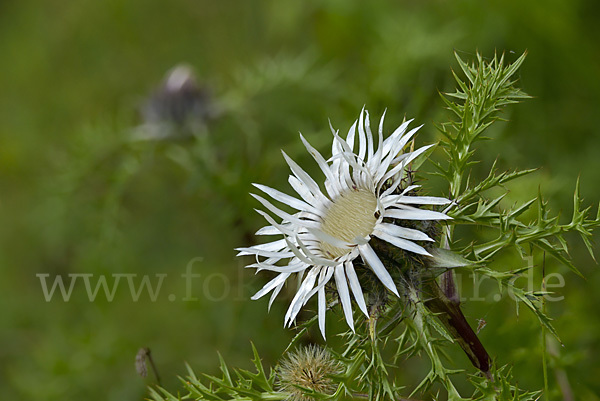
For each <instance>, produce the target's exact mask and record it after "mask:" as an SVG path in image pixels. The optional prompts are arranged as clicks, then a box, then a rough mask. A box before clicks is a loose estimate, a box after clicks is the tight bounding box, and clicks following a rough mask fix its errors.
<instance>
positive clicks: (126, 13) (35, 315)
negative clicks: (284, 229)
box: [0, 0, 600, 400]
mask: <svg viewBox="0 0 600 401" xmlns="http://www.w3.org/2000/svg"><path fill="white" fill-rule="evenodd" d="M599 17H600V3H598V2H597V1H595V0H548V1H546V2H543V4H542V3H540V4H535V5H534V3H533V2H531V3H530V2H524V1H522V0H503V1H486V2H482V1H453V2H450V1H442V0H438V1H373V2H366V1H359V0H331V1H316V0H307V1H303V2H292V1H277V0H272V1H198V0H194V1H193V0H172V1H169V2H164V1H148V0H144V1H142V0H131V1H126V2H125V1H121V0H105V1H90V0H81V1H73V0H69V1H62V2H57V1H53V2H38V1H31V0H23V1H3V2H1V3H0V55H1V60H2V61H1V67H0V183H1V184H0V222H1V223H0V238H1V241H2V248H1V249H0V269H1V270H0V272H1V278H0V294H1V296H0V325H1V326H0V344H1V346H0V395H1V396H2V397H1V398H2V399H7V400H8V399H14V400H17V399H29V400H34V399H47V400H59V399H60V400H77V399H87V400H126V399H132V400H139V399H142V398H143V397H144V396H145V394H146V386H147V385H149V384H152V383H153V380H152V378H151V377H149V378H148V379H145V380H144V379H142V378H141V377H139V376H138V375H137V373H136V371H135V367H134V360H135V355H136V353H137V351H138V349H139V348H140V347H144V346H146V347H150V348H151V350H152V355H153V357H154V361H155V363H156V365H157V367H158V369H159V372H160V374H161V376H162V384H163V385H164V386H165V387H166V388H168V389H170V390H172V391H176V389H177V388H178V382H177V378H176V376H177V375H182V374H185V367H184V362H186V361H187V362H188V363H189V364H190V365H191V366H192V367H193V368H194V369H195V370H196V372H207V373H217V364H218V357H217V353H216V350H218V351H219V352H221V353H222V354H223V356H224V357H225V359H226V360H227V361H228V362H229V363H230V365H232V366H240V367H248V366H249V365H250V362H249V359H250V357H251V349H250V341H253V342H254V343H255V344H256V346H257V348H258V349H259V351H260V352H261V355H262V356H263V358H264V360H265V362H266V363H267V364H273V363H274V362H275V361H276V360H277V358H278V357H279V355H280V354H281V352H282V351H283V349H284V348H285V346H286V344H287V342H288V341H289V339H290V338H291V337H292V336H293V334H294V333H293V331H291V330H288V329H284V328H283V327H282V322H283V315H284V313H285V310H286V308H287V304H288V303H289V300H290V299H291V296H292V295H293V291H290V292H287V293H286V294H283V295H282V296H281V297H280V299H279V301H276V302H275V304H274V305H273V308H272V310H271V311H270V313H269V314H268V315H267V313H266V306H267V305H266V304H267V301H266V300H260V301H255V302H252V301H250V300H249V297H250V296H251V295H252V294H253V293H254V292H255V291H256V290H258V289H259V288H260V287H261V286H262V285H263V284H264V283H265V282H266V280H267V278H268V274H266V273H265V274H259V275H258V276H254V275H253V272H252V271H248V270H243V269H242V267H243V265H244V264H245V263H247V262H248V261H247V260H241V259H236V258H235V256H234V255H235V252H234V251H233V248H234V247H237V246H244V245H249V244H250V243H252V241H255V240H254V239H253V234H252V233H253V232H254V231H255V230H256V229H258V228H259V227H260V226H262V219H261V217H260V216H258V215H257V214H256V213H254V212H253V210H252V209H253V208H254V207H257V204H256V202H254V201H253V200H252V198H251V197H250V196H248V195H247V193H248V192H249V191H250V190H251V185H250V184H251V183H252V182H261V183H265V184H268V185H270V186H274V187H278V188H282V189H284V190H286V188H287V184H285V180H286V178H287V175H288V170H287V167H286V166H285V163H284V161H283V158H282V157H281V153H280V151H279V149H281V148H284V149H285V150H286V152H287V153H288V154H290V155H291V156H292V157H294V158H295V159H296V160H298V161H299V162H301V163H302V164H303V165H304V166H307V169H308V170H309V171H311V172H315V173H316V166H315V165H314V163H312V161H311V160H309V157H308V155H307V154H306V152H305V151H304V150H303V148H302V146H301V143H300V141H299V139H298V134H297V133H298V131H301V132H302V133H303V134H305V135H306V136H307V138H308V139H309V140H310V141H311V142H312V143H313V145H315V146H316V147H317V148H319V149H321V150H323V151H324V153H327V152H328V146H330V143H331V136H330V134H329V128H328V119H331V122H332V124H333V126H334V127H336V128H339V129H340V130H341V131H342V132H344V131H345V130H347V129H348V127H349V126H350V124H351V122H352V121H353V120H354V119H355V118H356V117H357V115H358V112H359V111H360V108H361V107H362V106H363V105H366V106H367V108H368V109H369V110H370V111H371V113H372V115H373V117H374V118H378V116H379V115H380V114H381V113H382V112H383V110H384V109H385V108H387V110H388V111H387V116H388V117H387V120H386V121H387V123H386V124H387V125H386V126H387V129H388V132H389V130H391V129H392V128H393V127H395V126H396V125H397V124H398V123H399V122H401V120H402V119H403V118H404V117H405V116H407V117H409V118H416V121H418V122H419V123H424V124H425V126H424V128H423V129H422V130H421V131H420V136H418V139H417V141H418V144H424V143H430V142H433V141H436V140H438V139H439V134H438V133H437V132H436V130H435V128H434V123H436V122H442V121H444V120H445V119H446V118H448V113H447V112H446V111H444V110H443V107H442V102H441V101H440V98H439V95H438V91H449V90H452V89H453V87H454V83H453V79H452V74H451V70H450V68H454V69H457V68H458V67H457V64H456V62H455V60H454V55H453V53H454V51H456V52H458V54H460V56H461V57H462V58H463V59H468V60H471V59H473V58H474V57H475V52H476V51H479V52H481V53H482V54H483V55H484V56H485V57H493V55H494V51H498V52H500V53H501V52H506V58H507V59H508V60H511V61H512V60H515V59H516V58H517V57H518V56H519V55H520V54H521V53H522V52H523V51H524V50H526V49H527V51H528V53H529V55H528V57H527V60H526V61H525V64H524V66H523V68H522V69H521V71H520V72H519V74H518V75H519V76H518V78H519V85H520V86H521V87H522V88H523V89H524V90H525V91H526V92H527V93H529V94H531V95H532V96H533V98H532V99H530V100H528V101H526V102H524V103H523V104H520V105H516V106H513V107H511V108H510V109H509V110H508V112H507V113H506V114H505V117H506V118H508V119H509V120H510V122H509V123H500V124H497V125H495V126H494V128H493V129H492V130H490V132H489V135H490V136H493V137H494V138H495V140H494V141H492V142H487V143H483V144H482V145H481V150H480V152H479V153H478V154H477V156H478V157H480V158H481V159H482V160H483V162H482V163H481V165H479V166H477V167H476V171H475V173H474V177H473V179H476V178H477V177H478V176H479V177H481V175H482V174H483V172H484V171H485V169H486V168H489V166H490V165H491V163H492V162H493V160H494V159H496V158H498V161H499V166H500V168H504V169H507V168H510V169H512V168H516V167H519V168H531V167H538V166H541V167H542V169H541V170H540V171H539V172H538V173H536V174H535V175H534V176H532V177H531V178H527V179H523V180H521V181H519V182H517V183H515V185H513V187H512V188H511V190H512V193H513V194H514V197H515V199H517V198H519V197H523V198H525V199H529V198H531V197H533V196H535V194H536V192H537V188H538V186H540V187H541V188H542V191H543V192H544V193H545V195H546V197H547V198H548V199H549V201H550V205H551V209H552V210H553V211H554V212H557V213H558V212H559V211H562V212H563V213H564V215H565V218H566V217H567V216H568V215H569V213H570V211H571V209H572V206H571V199H572V193H573V189H574V183H575V180H576V179H577V177H578V176H579V175H580V176H581V184H582V193H583V196H584V198H585V199H586V201H588V202H591V203H592V204H594V203H596V202H597V201H598V199H600V188H599V187H598V182H599V180H600V158H599V157H598V154H600V137H599V136H598V124H597V118H598V111H599V106H600V79H599V78H600V40H599V39H600V25H598V23H597V21H598V18H599ZM181 62H185V63H187V64H188V65H190V66H192V67H193V68H194V69H195V70H196V73H197V76H198V81H199V82H200V85H202V86H203V87H205V88H206V89H207V90H208V91H209V93H210V98H209V102H210V107H213V108H214V110H217V112H216V115H214V116H213V118H212V119H211V120H210V121H208V122H206V124H205V125H204V124H201V125H200V127H199V128H198V129H197V130H196V134H197V135H196V136H195V137H192V138H187V139H177V140H166V141H152V140H148V141H133V140H132V139H131V138H132V132H135V130H136V127H138V126H139V125H140V124H141V120H140V115H139V108H140V105H141V104H143V103H144V99H145V98H147V96H149V95H150V94H151V93H152V91H153V90H155V88H156V87H157V86H158V85H159V83H160V82H161V80H162V79H163V77H164V76H165V73H166V72H167V71H168V70H170V69H171V68H172V67H174V66H175V65H177V64H179V63H181ZM441 156H442V155H441V152H440V154H435V155H434V157H438V158H439V157H441ZM424 178H425V179H424V185H425V187H426V190H427V191H429V192H431V193H432V194H435V195H443V194H444V193H445V192H447V188H446V187H444V186H443V185H441V183H439V182H438V181H437V180H435V179H433V178H432V179H428V178H427V176H424ZM594 212H595V209H594ZM573 239H574V241H573V243H572V244H573V247H572V256H573V257H574V259H575V260H576V264H577V265H578V266H579V268H580V269H581V271H582V272H583V273H584V274H585V276H586V278H587V280H582V279H580V278H578V277H576V276H575V275H574V274H572V273H569V272H568V271H567V270H566V269H565V268H563V267H561V266H558V265H557V264H553V263H548V265H547V269H548V271H552V272H558V273H561V274H564V277H565V279H566V287H565V288H564V289H562V290H561V291H560V293H561V294H560V295H564V296H565V300H564V301H563V302H561V303H552V304H550V305H549V306H548V308H549V313H550V315H551V316H552V317H554V318H555V319H556V320H555V326H556V328H557V329H558V332H559V333H560V335H561V339H562V341H563V343H564V347H558V346H557V347H556V348H557V351H556V352H555V354H556V356H554V357H552V358H551V361H550V362H551V363H550V365H551V368H552V369H551V375H550V382H551V383H550V387H551V390H552V397H551V399H557V400H558V399H563V398H561V395H560V390H559V386H557V379H556V378H555V373H557V375H558V377H559V379H558V380H559V381H560V380H563V381H564V380H565V377H566V378H567V380H568V381H569V383H570V386H571V387H572V389H573V391H574V392H575V394H576V396H577V397H578V398H579V399H585V400H597V399H598V397H596V396H595V395H594V394H595V393H598V392H600V384H599V382H598V377H600V364H599V363H598V355H599V354H600V338H599V336H600V316H599V314H598V309H597V305H598V304H600V291H598V290H597V288H598V286H600V274H599V273H598V272H597V267H596V265H595V263H594V262H593V260H592V259H591V258H590V257H589V256H588V255H587V254H586V253H585V249H584V248H583V246H582V244H581V243H580V242H579V241H578V240H577V238H573ZM468 240H469V239H467V240H466V242H468ZM513 256H514V255H513ZM189 263H192V265H193V271H194V273H196V274H200V275H201V277H200V278H198V279H194V281H193V289H192V290H193V294H192V295H193V296H194V297H195V298H197V300H195V301H183V298H184V297H185V296H186V287H185V284H184V281H183V279H182V278H181V274H183V273H185V271H186V266H187V265H188V264H189ZM523 263H525V262H524V261H522V260H520V259H519V258H518V257H512V258H511V257H507V258H505V259H502V260H499V261H498V262H497V264H496V266H494V267H495V268H497V269H500V270H507V269H511V268H517V267H520V266H522V265H523ZM40 273H42V274H49V275H50V276H49V279H50V280H53V279H54V277H55V276H56V275H61V276H63V277H65V279H66V278H67V277H68V276H67V275H68V274H74V273H87V274H93V275H94V276H93V277H94V280H96V279H97V277H100V276H101V275H104V276H106V277H109V278H110V277H111V276H110V275H111V274H121V273H131V274H138V277H141V275H149V277H150V278H151V279H152V280H153V282H156V280H157V278H156V276H155V275H156V274H166V275H167V276H166V277H165V278H164V281H163V284H162V287H161V289H160V293H159V294H158V297H157V299H156V301H152V300H151V299H150V298H149V296H148V295H146V294H145V293H144V294H142V296H140V298H139V300H138V301H137V302H134V301H133V300H132V298H131V295H130V292H129V290H127V288H126V286H125V282H122V283H121V285H122V287H119V289H118V290H117V292H116V295H115V297H114V299H113V301H112V302H108V301H107V300H106V297H105V296H104V295H103V294H100V295H98V299H96V300H95V301H94V302H90V301H89V300H88V297H87V295H86V291H85V288H84V286H83V285H82V284H81V282H80V283H79V284H77V285H75V287H74V290H73V294H72V297H71V299H70V300H69V301H68V302H64V301H63V300H62V299H61V298H60V297H59V296H58V294H56V295H55V298H54V299H53V300H51V301H50V302H46V301H45V300H44V296H43V292H42V288H41V284H40V279H39V278H38V277H37V276H36V274H40ZM538 275H539V273H538ZM140 279H141V278H140ZM110 282H111V279H109V283H110ZM94 283H95V282H94ZM468 283H469V280H468V279H466V280H465V288H466V289H465V291H467V292H468V286H469V284H468ZM524 284H525V282H524ZM535 285H536V288H539V279H538V278H537V276H536V282H535ZM490 291H491V289H490ZM496 291H497V290H496ZM171 294H172V295H173V297H172V298H171V299H173V298H174V300H171V299H169V297H168V295H171ZM487 298H488V300H487V301H486V302H472V303H468V304H467V305H465V311H466V314H467V315H468V317H469V319H470V320H471V322H473V324H477V320H478V319H482V318H483V319H485V320H486V321H487V326H486V327H485V328H483V329H482V331H481V333H480V335H481V337H482V341H483V342H484V344H486V346H487V347H488V348H489V352H490V354H491V355H494V356H495V357H496V358H497V361H498V364H500V365H503V364H507V363H511V364H514V369H513V371H514V374H515V378H516V380H517V381H518V383H519V385H520V386H521V387H523V388H527V389H539V388H541V387H542V386H543V381H542V373H541V372H542V370H541V369H542V365H541V347H540V338H541V337H540V330H539V325H538V323H537V322H536V320H535V319H534V318H532V317H531V316H530V314H529V313H528V311H526V310H525V309H524V308H521V309H520V313H519V315H518V316H517V315H516V313H515V307H514V303H513V302H512V301H510V300H508V299H506V297H505V298H504V299H503V300H502V301H501V302H494V301H493V299H492V298H491V297H487ZM310 307H312V304H310ZM310 307H309V308H310ZM305 316H311V312H310V311H309V312H306V314H305ZM341 320H342V316H341V313H340V312H339V311H336V312H334V313H332V314H331V315H330V316H329V317H328V332H329V333H330V337H332V338H333V339H334V340H333V341H334V342H335V336H334V335H333V334H334V333H336V332H339V331H340V330H342V329H343V327H344V325H343V323H341V322H340V321H341ZM312 340H314V341H320V338H319V337H318V335H316V333H315V334H314V336H313V338H312ZM451 356H452V357H453V359H454V361H455V363H456V367H459V368H463V367H468V366H469V363H468V361H467V360H466V358H465V357H464V355H462V354H461V353H460V350H458V351H456V350H452V351H451ZM425 363H426V361H410V362H407V363H406V364H405V365H403V366H400V367H399V368H398V372H397V373H398V375H399V378H400V380H401V382H402V383H404V384H407V385H411V384H412V385H414V384H416V383H418V381H419V380H420V377H419V375H421V374H423V373H424V372H425V370H424V369H426V365H425ZM459 381H460V380H459ZM459 385H460V386H462V387H461V388H463V389H468V388H469V387H468V386H466V385H465V384H464V383H462V384H461V383H459ZM468 391H469V390H466V391H465V393H464V394H465V395H467V394H468Z"/></svg>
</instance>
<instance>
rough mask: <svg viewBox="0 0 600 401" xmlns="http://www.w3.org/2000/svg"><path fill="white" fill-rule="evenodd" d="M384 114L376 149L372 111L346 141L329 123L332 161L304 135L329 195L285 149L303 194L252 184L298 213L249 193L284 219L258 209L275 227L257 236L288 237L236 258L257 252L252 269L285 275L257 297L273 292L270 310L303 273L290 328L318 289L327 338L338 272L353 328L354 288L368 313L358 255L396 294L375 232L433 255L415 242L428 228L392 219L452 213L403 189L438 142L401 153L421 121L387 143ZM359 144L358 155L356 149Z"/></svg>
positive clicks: (244, 251) (437, 201)
mask: <svg viewBox="0 0 600 401" xmlns="http://www.w3.org/2000/svg"><path fill="white" fill-rule="evenodd" d="M384 117H385V113H384V115H383V116H382V117H381V121H380V123H379V132H378V133H379V141H378V142H377V143H378V147H377V149H375V142H374V140H373V135H372V133H371V128H370V122H369V113H368V111H366V110H364V109H363V111H362V112H361V113H360V117H359V119H358V121H355V122H354V124H353V125H352V127H351V128H350V130H349V132H348V135H347V137H346V139H345V140H344V139H342V138H341V137H340V136H339V135H338V132H337V131H335V130H334V129H333V128H331V131H332V133H333V136H334V139H333V146H332V156H331V158H330V159H329V160H325V158H324V157H323V156H322V155H321V154H320V153H319V152H318V151H317V150H316V149H315V148H313V147H312V146H311V145H310V144H309V143H308V142H307V141H306V139H304V137H303V136H302V134H300V139H301V140H302V142H303V143H304V146H306V149H307V150H308V152H309V153H310V154H311V155H312V156H313V158H314V159H315V161H316V162H317V164H318V165H319V167H320V168H321V170H322V172H323V174H324V175H325V182H324V188H325V192H323V191H322V190H321V187H320V186H319V185H318V184H317V182H316V181H315V180H314V179H313V178H312V177H310V175H308V174H307V173H306V172H305V171H304V170H303V169H302V168H301V167H300V166H299V165H298V164H296V163H295V162H294V161H293V160H292V159H290V158H289V157H288V156H287V155H286V154H285V152H283V151H282V153H283V157H284V158H285V160H286V161H287V163H288V165H289V166H290V169H291V171H292V175H290V177H289V180H288V181H289V183H290V185H291V186H292V188H293V189H294V190H295V191H296V193H297V194H298V195H299V198H297V197H293V196H290V195H287V194H285V193H283V192H280V191H278V190H276V189H273V188H270V187H267V186H264V185H260V184H254V186H255V187H256V188H258V189H259V190H261V191H262V192H264V193H265V194H267V195H269V196H270V197H271V198H272V199H274V200H275V201H277V202H280V203H282V204H284V205H287V206H289V207H291V208H293V209H295V210H297V211H298V212H297V213H295V214H289V213H286V212H285V211H283V210H281V209H280V208H279V207H276V206H275V205H273V204H272V203H271V202H270V201H268V200H266V199H265V198H263V197H261V196H259V195H255V194H251V195H252V196H253V197H254V198H256V199H257V200H258V201H259V202H260V203H261V204H262V205H263V206H264V207H265V208H266V209H267V210H269V211H270V212H271V213H272V214H273V215H275V216H277V217H278V218H279V219H281V222H277V221H276V220H275V219H274V218H273V217H271V215H269V214H267V213H266V212H264V211H262V210H258V209H257V212H258V213H260V214H261V215H262V216H264V218H265V219H266V220H267V221H268V223H269V224H270V225H268V226H266V227H263V228H261V229H260V230H258V231H257V233H256V234H257V235H279V236H281V235H282V236H283V238H282V239H279V240H276V241H273V242H268V243H265V244H260V245H255V246H252V247H248V248H238V249H237V250H238V251H240V253H239V254H238V256H240V255H255V256H256V258H257V262H256V263H254V264H251V265H248V266H246V267H251V268H256V269H257V272H258V271H260V270H270V271H273V272H277V273H279V275H278V276H277V277H275V278H274V279H273V280H271V281H269V282H268V283H267V284H266V285H265V286H264V287H263V288H262V289H261V290H260V291H258V292H257V293H256V294H255V295H254V296H253V297H252V299H258V298H261V297H262V296H263V295H265V294H267V293H269V292H271V291H272V292H273V293H272V295H271V299H270V301H269V308H270V307H271V304H272V303H273V300H274V299H275V297H276V296H277V294H279V292H280V291H281V289H282V287H283V285H284V284H285V282H286V280H287V279H288V278H290V277H291V276H292V274H294V273H297V274H298V275H299V283H300V282H301V284H300V285H299V288H298V291H297V293H296V295H295V296H294V299H293V300H292V302H291V304H290V306H289V309H288V311H287V313H286V315H285V322H284V325H285V326H287V327H289V326H291V324H292V323H293V322H294V321H295V318H296V315H297V314H298V312H299V311H300V309H301V308H302V307H303V306H304V305H305V304H306V303H307V301H308V300H309V299H310V298H311V297H312V296H313V295H314V294H318V320H319V328H320V329H321V333H322V334H323V337H325V309H326V301H325V284H327V283H328V282H329V281H330V280H331V278H332V277H333V278H334V279H335V284H336V287H337V291H338V294H339V298H340V301H341V304H342V308H343V310H344V315H345V317H346V322H347V323H348V326H350V328H351V329H352V330H354V319H353V315H352V306H351V299H350V292H352V295H353V296H354V300H355V301H356V304H357V305H358V307H359V308H360V310H361V311H362V312H363V313H364V314H365V315H367V316H368V311H367V306H366V304H365V299H364V296H363V293H362V288H361V285H360V282H359V280H358V277H357V275H356V272H355V269H354V264H353V261H354V259H356V258H357V257H358V256H360V257H361V258H362V261H363V262H364V264H365V265H366V266H368V267H369V268H370V269H371V270H372V271H373V273H375V275H376V276H377V277H378V278H379V280H380V281H381V283H382V284H383V285H384V286H385V287H386V288H388V289H389V290H390V291H392V292H393V293H394V294H396V295H397V296H398V290H397V288H396V285H395V284H394V281H393V280H392V277H391V276H390V273H389V272H388V271H387V270H386V268H385V266H384V265H383V263H382V262H381V260H380V259H379V257H378V256H377V254H376V253H375V251H374V250H373V248H371V246H370V245H369V240H370V239H371V238H373V237H377V238H379V239H381V240H384V241H386V242H388V243H390V244H392V245H394V246H396V247H398V248H401V249H403V250H405V251H409V252H413V253H416V254H419V255H427V256H431V255H430V254H429V253H428V252H427V250H426V249H425V248H423V247H422V246H420V245H418V244H417V243H415V242H414V241H433V239H431V238H430V237H429V236H428V235H427V234H425V233H424V232H421V231H419V230H416V229H412V228H407V227H402V226H400V225H396V224H393V223H391V222H390V221H391V219H396V220H444V219H449V218H450V217H448V216H447V215H445V214H444V213H440V212H435V211H431V210H424V209H420V208H418V207H415V206H413V205H446V204H449V203H451V201H450V200H448V199H445V198H438V197H429V196H409V195H407V193H409V192H410V191H412V190H414V189H415V188H416V187H417V186H416V185H411V186H409V187H407V188H400V184H401V182H402V178H403V177H404V176H405V168H406V167H407V165H408V164H409V163H411V162H412V161H413V160H414V159H415V158H416V157H418V156H419V155H421V154H423V152H425V151H426V150H427V149H429V148H430V147H431V146H433V145H429V146H424V147H422V148H419V149H417V150H415V151H413V152H406V153H402V150H403V149H404V148H405V147H406V145H407V144H408V142H409V141H410V139H411V138H412V137H413V135H414V134H415V133H416V132H417V131H418V130H419V128H421V127H422V126H419V127H417V128H414V129H412V130H410V131H408V132H406V129H407V127H408V125H409V123H410V122H411V121H412V120H409V121H406V122H405V123H403V124H402V125H400V127H398V128H397V129H396V130H395V131H394V132H393V133H392V134H391V135H390V136H389V137H388V138H386V139H385V140H384V139H383V120H384ZM357 134H358V135H357ZM357 136H358V137H357ZM357 141H358V152H356V153H355V151H354V148H355V142H357ZM384 184H386V185H385V186H384ZM400 191H401V192H400Z"/></svg>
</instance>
